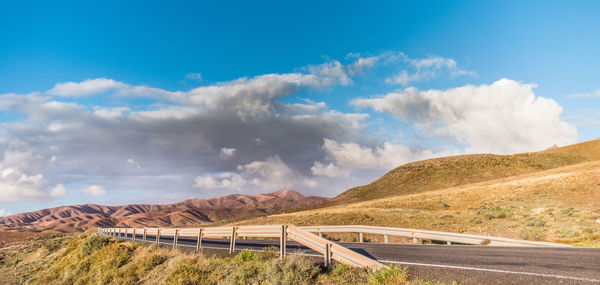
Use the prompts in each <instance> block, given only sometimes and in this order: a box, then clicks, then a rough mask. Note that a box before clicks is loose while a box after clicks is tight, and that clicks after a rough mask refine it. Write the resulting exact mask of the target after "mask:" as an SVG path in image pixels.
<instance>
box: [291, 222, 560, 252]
mask: <svg viewBox="0 0 600 285" xmlns="http://www.w3.org/2000/svg"><path fill="white" fill-rule="evenodd" d="M300 228H301V229H303V230H306V231H309V232H312V233H318V234H321V233H358V234H359V241H360V242H363V234H378V235H383V236H384V243H387V242H388V236H399V237H406V238H412V239H413V243H417V241H418V239H421V240H423V239H426V240H435V241H443V242H446V243H448V244H452V243H460V244H472V245H488V246H537V247H571V245H567V244H560V243H551V242H539V241H529V240H519V239H509V238H500V237H491V236H481V235H472V234H459V233H451V232H437V231H428V230H417V229H404V228H390V227H377V226H361V225H344V226H309V227H300Z"/></svg>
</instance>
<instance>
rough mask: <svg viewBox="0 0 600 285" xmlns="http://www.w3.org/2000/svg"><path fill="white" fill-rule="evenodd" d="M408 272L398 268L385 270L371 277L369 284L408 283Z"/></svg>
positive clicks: (392, 267) (393, 284) (391, 267)
mask: <svg viewBox="0 0 600 285" xmlns="http://www.w3.org/2000/svg"><path fill="white" fill-rule="evenodd" d="M408 278H409V276H408V271H406V270H405V269H404V268H401V267H398V266H393V265H392V266H390V267H387V268H383V269H381V270H379V271H377V272H375V273H373V274H372V275H371V276H370V277H369V283H370V284H373V285H396V284H405V283H406V282H408Z"/></svg>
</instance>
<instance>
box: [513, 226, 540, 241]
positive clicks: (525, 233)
mask: <svg viewBox="0 0 600 285" xmlns="http://www.w3.org/2000/svg"><path fill="white" fill-rule="evenodd" d="M544 237H545V234H544V232H542V231H540V230H539V229H531V228H530V229H523V230H522V231H521V232H520V233H519V238H521V239H526V240H544Z"/></svg>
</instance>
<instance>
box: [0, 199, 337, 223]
mask: <svg viewBox="0 0 600 285" xmlns="http://www.w3.org/2000/svg"><path fill="white" fill-rule="evenodd" d="M326 200H327V198H323V197H315V196H308V197H307V196H303V195H302V194H300V193H298V192H296V191H292V190H281V191H276V192H273V193H268V194H256V195H251V196H249V195H241V194H232V195H227V196H222V197H216V198H211V199H190V200H185V201H182V202H179V203H174V204H166V205H150V204H129V205H124V206H104V205H96V204H85V205H74V206H61V207H55V208H49V209H42V210H37V211H33V212H27V213H21V214H16V215H12V216H7V217H0V231H34V232H40V231H52V232H73V231H85V230H87V229H90V228H95V227H98V226H130V227H134V226H135V227H144V226H160V227H170V226H177V227H185V226H198V225H202V224H207V223H211V222H213V221H216V220H221V219H233V218H240V217H245V216H252V215H256V214H263V213H271V212H276V211H282V210H288V209H293V208H298V207H305V206H311V205H315V204H318V203H323V202H325V201H326Z"/></svg>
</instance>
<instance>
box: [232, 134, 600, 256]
mask: <svg viewBox="0 0 600 285" xmlns="http://www.w3.org/2000/svg"><path fill="white" fill-rule="evenodd" d="M483 156H485V155H483ZM599 156H600V141H599V140H594V141H591V142H586V143H583V144H578V145H573V146H569V147H565V148H558V149H552V150H548V151H544V152H540V153H528V154H518V155H513V156H504V158H502V159H500V160H498V159H496V158H493V157H494V156H492V159H489V158H490V157H484V159H482V155H479V156H476V157H473V156H463V157H462V158H461V157H452V158H442V159H437V160H429V161H425V162H418V163H416V164H417V165H424V164H430V165H435V167H434V168H433V169H434V170H435V171H433V170H431V168H430V169H429V170H427V171H421V172H420V173H421V174H420V175H418V176H416V175H415V174H414V171H413V172H411V171H408V170H407V167H412V166H414V165H415V163H413V164H412V166H411V164H409V165H408V166H407V165H405V166H401V167H399V168H397V169H395V170H393V171H391V172H390V173H388V174H386V176H387V177H386V176H384V177H382V178H381V179H380V180H378V181H379V182H378V181H376V182H374V183H372V184H370V186H369V185H367V186H368V187H371V188H373V187H379V189H385V187H382V186H381V185H388V186H389V185H392V184H394V185H396V184H398V183H396V182H394V181H393V179H392V178H390V175H392V176H399V177H404V176H411V177H413V178H411V179H412V180H411V182H410V183H409V184H410V185H418V184H419V183H421V184H423V185H429V186H431V185H436V187H438V188H436V189H433V190H431V189H426V188H424V186H419V187H421V188H422V189H421V188H419V189H421V190H415V191H406V192H407V193H405V194H396V195H388V194H389V193H390V191H389V190H390V189H392V188H393V187H388V188H387V190H386V191H387V192H386V194H385V195H382V196H385V197H382V198H375V199H369V200H365V201H357V202H353V201H354V200H356V199H348V201H346V202H341V201H344V200H343V199H341V198H343V197H348V195H346V194H342V195H340V196H338V197H337V198H336V200H337V201H336V203H335V204H329V205H326V206H325V207H320V208H314V209H307V210H304V211H299V212H292V213H281V214H277V215H269V216H262V217H255V218H253V219H249V220H245V221H238V222H237V223H238V224H269V223H293V224H297V225H343V224H362V225H378V226H393V227H404V228H418V229H430V230H440V231H451V232H460V233H472V234H483V235H492V236H500V237H509V238H521V239H528V240H540V241H553V242H562V243H570V244H576V245H583V246H600V224H599V223H597V222H596V220H597V219H600V160H598V157H599ZM506 157H509V158H510V157H512V158H514V159H512V160H510V159H509V160H507V159H506ZM557 157H560V158H561V159H560V160H558V162H557V161H556V160H554V159H556V158H557ZM456 158H461V159H459V160H456ZM482 161H486V163H484V164H479V165H478V166H477V164H476V162H479V163H481V162H482ZM523 161H525V162H523ZM532 161H536V163H537V167H534V166H532V165H536V163H533V162H532ZM474 163H475V164H474ZM498 163H499V164H498ZM444 165H446V166H445V167H444ZM463 165H464V167H466V169H470V170H473V171H475V172H477V173H478V174H477V175H476V176H473V175H471V174H468V173H467V174H465V175H462V176H461V175H458V173H460V172H462V171H464V169H465V168H464V167H463ZM473 165H476V167H475V166H473ZM455 167H462V168H461V169H454V168H455ZM533 168H537V169H538V170H537V171H534V170H532V169H533ZM476 169H479V170H476ZM490 169H495V170H490ZM498 169H501V170H502V171H499V170H498ZM402 170H403V171H405V172H410V173H409V174H406V173H399V172H401V171H402ZM494 171H495V172H494ZM396 172H398V173H396ZM467 172H468V171H467ZM440 173H442V174H440ZM485 173H488V174H489V175H488V179H487V180H485V181H479V180H481V179H480V178H481V177H482V176H483V174H485ZM498 173H502V175H499V174H498ZM507 173H521V174H516V175H508V174H507ZM498 176H499V177H498ZM465 177H467V178H468V179H467V178H465ZM473 177H475V178H473ZM381 180H386V181H387V182H386V183H383V182H382V181H381ZM413 180H414V181H420V182H419V183H416V182H414V181H413ZM471 180H475V182H473V181H471ZM440 181H445V182H444V183H445V184H448V185H450V186H448V187H445V186H443V184H444V183H441V182H440ZM400 184H401V186H398V187H397V188H398V189H408V188H410V187H406V185H407V184H403V183H400ZM378 185H379V186H378ZM410 185H409V186H410ZM367 186H365V187H367ZM434 188H435V187H434ZM355 189H356V188H355ZM355 189H352V190H349V191H353V190H355ZM412 189H413V190H414V188H412ZM363 190H364V189H363ZM361 191H362V190H361ZM374 191H375V190H374ZM383 192H385V191H383ZM391 192H393V191H391ZM378 195H379V194H378ZM376 196H377V195H376ZM354 197H356V195H355V196H354ZM362 197H363V198H365V199H366V197H367V196H362ZM346 238H349V239H353V238H354V237H346ZM370 238H371V239H378V238H380V237H370Z"/></svg>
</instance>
